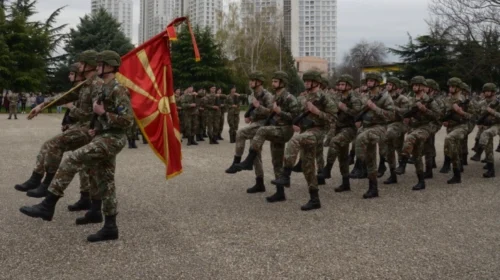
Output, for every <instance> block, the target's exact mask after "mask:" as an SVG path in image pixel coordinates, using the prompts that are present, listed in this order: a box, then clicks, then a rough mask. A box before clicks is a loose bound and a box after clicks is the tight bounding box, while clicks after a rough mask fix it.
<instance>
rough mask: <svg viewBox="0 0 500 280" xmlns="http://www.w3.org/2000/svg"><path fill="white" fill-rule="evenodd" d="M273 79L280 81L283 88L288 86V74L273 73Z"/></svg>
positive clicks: (281, 72)
mask: <svg viewBox="0 0 500 280" xmlns="http://www.w3.org/2000/svg"><path fill="white" fill-rule="evenodd" d="M273 79H277V80H280V81H281V82H282V83H283V84H284V85H285V86H286V85H287V84H288V74H287V73H286V72H283V71H276V72H274V73H273Z"/></svg>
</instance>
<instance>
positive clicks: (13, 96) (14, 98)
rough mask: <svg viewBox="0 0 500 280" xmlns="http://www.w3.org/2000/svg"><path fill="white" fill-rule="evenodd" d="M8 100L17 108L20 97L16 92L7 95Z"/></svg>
mask: <svg viewBox="0 0 500 280" xmlns="http://www.w3.org/2000/svg"><path fill="white" fill-rule="evenodd" d="M7 99H8V100H9V104H10V106H15V105H17V102H18V101H19V95H18V94H17V93H15V92H11V93H9V94H8V95H7Z"/></svg>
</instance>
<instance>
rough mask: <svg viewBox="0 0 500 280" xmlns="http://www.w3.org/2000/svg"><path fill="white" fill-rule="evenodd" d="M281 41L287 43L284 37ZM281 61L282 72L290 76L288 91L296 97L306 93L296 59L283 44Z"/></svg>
mask: <svg viewBox="0 0 500 280" xmlns="http://www.w3.org/2000/svg"><path fill="white" fill-rule="evenodd" d="M281 40H282V41H281V42H286V41H285V38H284V37H282V39H281ZM281 61H282V70H283V71H285V72H286V73H287V74H288V91H290V93H291V94H293V95H295V96H297V95H299V94H300V93H301V92H304V90H305V87H304V82H303V81H302V79H301V78H300V77H299V74H298V72H297V68H296V67H295V59H294V58H293V55H292V51H291V50H290V48H288V46H286V44H281Z"/></svg>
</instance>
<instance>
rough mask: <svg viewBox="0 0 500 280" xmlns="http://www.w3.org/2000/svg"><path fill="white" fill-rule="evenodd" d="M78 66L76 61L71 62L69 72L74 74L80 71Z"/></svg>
mask: <svg viewBox="0 0 500 280" xmlns="http://www.w3.org/2000/svg"><path fill="white" fill-rule="evenodd" d="M79 66H80V65H79V64H78V63H73V64H71V65H70V66H69V72H70V73H71V72H73V73H75V74H76V73H78V72H80V71H79V69H80V67H79Z"/></svg>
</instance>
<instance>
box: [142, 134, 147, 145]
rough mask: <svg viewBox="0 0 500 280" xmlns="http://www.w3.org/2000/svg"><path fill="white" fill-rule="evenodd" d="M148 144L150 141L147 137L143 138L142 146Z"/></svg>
mask: <svg viewBox="0 0 500 280" xmlns="http://www.w3.org/2000/svg"><path fill="white" fill-rule="evenodd" d="M147 143H148V140H147V139H146V137H144V136H142V144H147Z"/></svg>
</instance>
